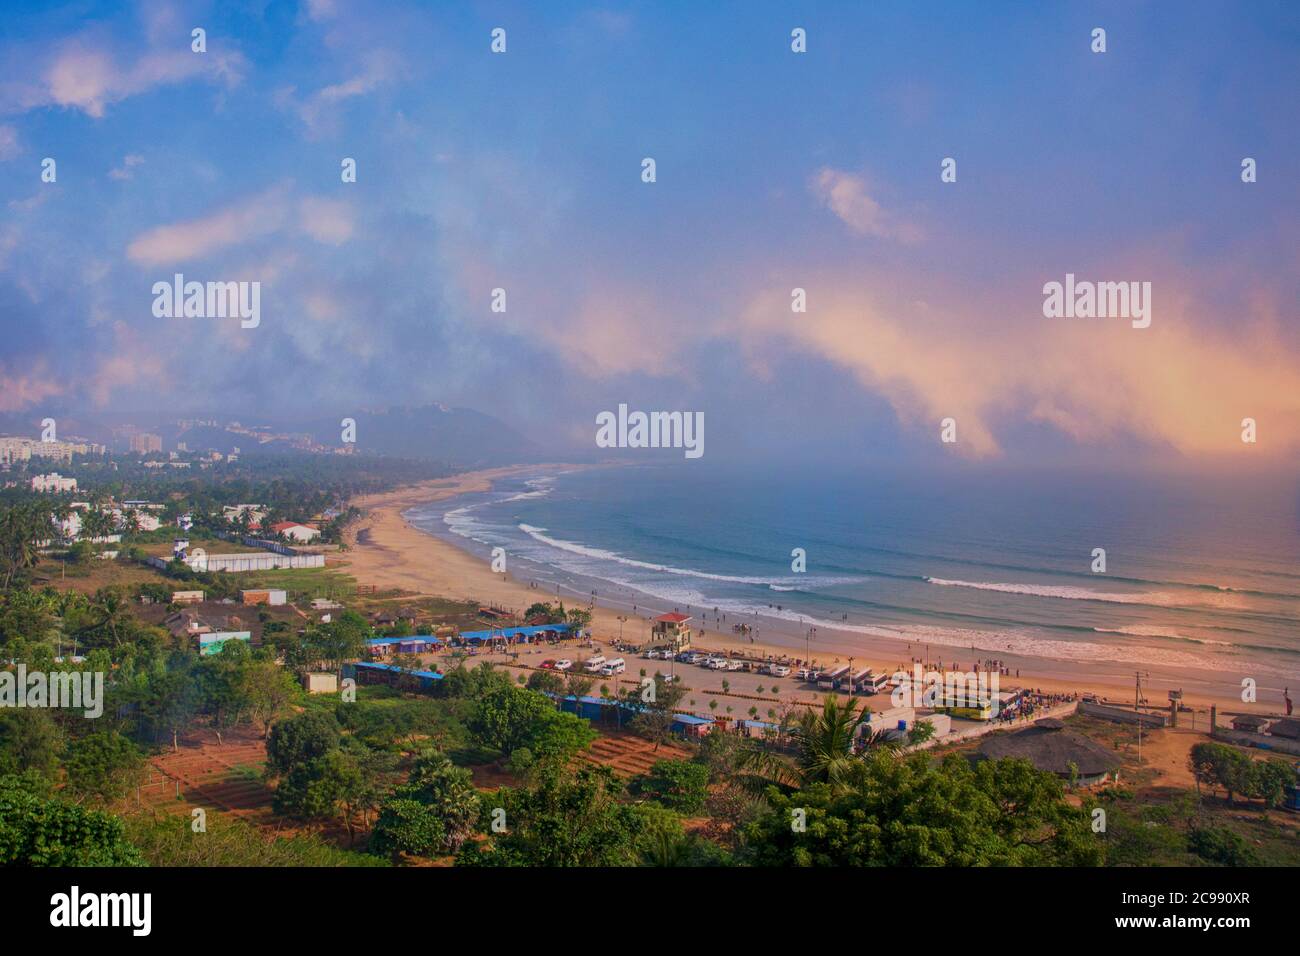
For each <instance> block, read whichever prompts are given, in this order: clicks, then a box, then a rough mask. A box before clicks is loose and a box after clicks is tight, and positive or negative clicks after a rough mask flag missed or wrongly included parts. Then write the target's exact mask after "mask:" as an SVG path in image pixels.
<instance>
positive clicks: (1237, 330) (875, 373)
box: [739, 285, 1300, 458]
mask: <svg viewBox="0 0 1300 956" xmlns="http://www.w3.org/2000/svg"><path fill="white" fill-rule="evenodd" d="M1172 298H1173V296H1166V297H1165V299H1166V300H1169V299H1172ZM818 299H819V300H820V302H819V303H818V304H817V305H816V306H815V307H813V306H810V308H809V311H808V313H807V314H802V315H798V316H792V315H791V313H790V293H789V291H788V290H780V291H771V292H766V293H763V294H761V295H759V296H757V297H756V298H755V299H754V300H753V302H752V303H751V304H750V306H749V308H748V309H747V310H746V311H745V313H744V316H743V318H742V319H741V321H740V323H739V327H740V331H741V334H742V336H743V338H744V339H745V342H746V346H747V347H748V348H749V349H751V350H752V351H753V352H754V354H755V356H756V359H757V362H756V364H760V363H761V362H765V361H767V360H768V356H770V354H772V353H773V352H774V351H779V350H781V349H788V347H789V345H790V344H791V343H793V344H794V345H795V346H797V347H798V348H800V349H802V350H803V351H805V352H809V353H812V354H814V355H817V356H819V357H821V358H822V359H824V360H826V361H828V362H831V363H833V364H834V365H837V366H839V367H841V368H844V369H847V370H849V371H850V372H851V373H852V374H853V375H854V376H855V378H856V379H857V380H858V382H859V383H860V384H861V385H862V386H863V387H864V388H865V389H866V390H868V391H870V392H872V393H874V394H878V395H880V396H882V397H884V398H885V399H886V400H887V401H888V402H889V403H890V405H891V406H892V407H893V409H894V411H895V413H896V414H897V416H898V418H899V419H900V421H902V422H903V423H904V424H906V425H909V426H913V427H916V428H918V429H921V430H922V431H925V432H927V433H930V434H933V435H934V436H935V439H936V441H937V439H938V435H939V422H940V421H941V419H943V418H947V417H952V418H954V419H956V420H957V434H958V444H957V447H956V450H957V451H958V452H959V453H962V454H965V455H967V456H970V457H977V458H978V457H989V456H996V455H999V454H1001V453H1003V451H1004V450H1005V449H1004V445H1003V442H1002V440H1000V439H999V437H998V433H999V432H1006V431H1009V430H1010V429H1011V427H1012V426H1013V425H1016V424H1023V423H1026V422H1030V423H1038V424H1046V425H1049V426H1051V427H1053V428H1055V429H1057V430H1059V431H1060V432H1063V433H1064V434H1066V435H1068V436H1070V437H1071V438H1072V439H1074V440H1075V441H1076V442H1079V443H1081V444H1104V443H1107V442H1113V441H1123V440H1125V439H1130V440H1131V439H1137V440H1139V441H1141V442H1144V443H1146V444H1148V445H1152V446H1163V447H1165V448H1172V449H1174V450H1175V451H1177V452H1179V453H1181V454H1183V455H1217V454H1229V453H1241V452H1242V451H1243V449H1248V450H1249V452H1250V453H1252V454H1254V453H1258V454H1262V455H1273V454H1281V453H1284V452H1288V451H1290V450H1292V449H1295V448H1297V447H1300V355H1298V354H1296V352H1295V350H1294V349H1289V348H1288V347H1287V346H1286V345H1285V344H1284V343H1282V342H1281V341H1279V337H1278V335H1277V334H1276V326H1275V324H1274V323H1273V322H1272V320H1271V319H1269V318H1268V317H1260V318H1257V319H1255V320H1254V321H1247V320H1244V319H1243V320H1242V321H1240V322H1239V323H1238V324H1236V325H1235V326H1234V327H1233V329H1232V330H1231V331H1230V332H1228V333H1218V332H1212V331H1209V330H1208V329H1207V327H1206V326H1208V325H1209V323H1205V322H1197V321H1196V316H1195V315H1194V314H1193V310H1191V309H1190V308H1189V307H1188V306H1187V305H1186V304H1180V303H1177V302H1171V301H1168V302H1166V303H1165V304H1163V305H1161V306H1160V309H1161V311H1160V314H1158V315H1157V316H1156V317H1155V321H1154V322H1153V324H1152V326H1151V327H1150V328H1149V329H1141V330H1138V329H1133V328H1131V327H1130V326H1129V323H1128V322H1127V321H1125V320H1105V319H1101V320H1077V321H1073V322H1069V321H1067V322H1061V321H1054V320H1047V319H1043V318H1042V317H1041V316H1040V315H1036V316H1032V317H1031V318H1028V319H1025V320H1024V321H1021V320H1019V319H1016V320H1011V321H1005V320H1004V321H999V320H998V317H997V316H992V317H990V316H988V315H972V314H970V313H971V311H972V310H971V309H970V308H969V307H963V306H957V307H955V308H953V309H951V310H947V311H945V310H936V309H930V310H925V311H924V312H918V311H916V310H912V311H911V312H909V310H908V309H907V308H906V307H902V308H899V309H893V308H887V307H884V306H882V305H880V304H879V303H875V302H872V301H871V300H870V299H869V298H868V297H866V296H864V295H863V294H862V293H861V292H857V291H851V290H850V289H849V287H848V286H847V285H841V286H839V287H838V288H836V289H834V290H830V289H826V288H824V287H823V289H822V291H821V292H819V293H818ZM792 318H794V319H796V321H792ZM1247 417H1250V418H1254V419H1256V421H1257V422H1258V424H1259V433H1260V436H1261V437H1260V443H1259V445H1258V446H1247V445H1243V443H1242V442H1241V440H1240V433H1241V421H1242V419H1243V418H1247Z"/></svg>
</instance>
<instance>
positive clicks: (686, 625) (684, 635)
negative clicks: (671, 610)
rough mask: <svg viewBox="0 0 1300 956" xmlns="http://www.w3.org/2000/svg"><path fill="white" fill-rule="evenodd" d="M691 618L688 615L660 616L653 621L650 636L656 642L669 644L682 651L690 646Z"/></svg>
mask: <svg viewBox="0 0 1300 956" xmlns="http://www.w3.org/2000/svg"><path fill="white" fill-rule="evenodd" d="M690 621H691V616H690V615H689V614H660V615H659V616H658V617H657V618H655V619H654V621H653V623H652V627H651V634H653V635H654V639H655V640H656V641H663V642H665V643H669V644H671V645H672V646H673V647H674V648H675V649H676V650H679V651H684V650H686V648H688V647H690V646H691V628H690Z"/></svg>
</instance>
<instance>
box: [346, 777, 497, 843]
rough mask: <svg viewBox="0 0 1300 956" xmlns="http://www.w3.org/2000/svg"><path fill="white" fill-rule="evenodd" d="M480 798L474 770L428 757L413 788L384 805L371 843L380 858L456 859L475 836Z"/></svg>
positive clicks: (409, 784)
mask: <svg viewBox="0 0 1300 956" xmlns="http://www.w3.org/2000/svg"><path fill="white" fill-rule="evenodd" d="M478 815H479V799H478V792H477V791H476V790H475V789H474V778H473V776H472V775H471V774H470V772H469V771H468V770H465V769H463V768H460V767H457V766H456V765H455V764H453V763H452V762H451V761H450V760H448V759H447V758H446V757H445V756H443V755H442V754H439V753H431V754H426V755H424V756H422V757H421V758H420V759H419V760H417V761H416V764H415V766H414V767H413V768H412V769H411V774H410V777H409V778H408V779H407V782H406V783H405V784H404V785H403V786H401V787H398V788H397V790H396V791H394V793H393V795H392V796H391V797H389V798H388V799H387V800H385V801H384V804H383V807H382V808H381V810H380V813H379V819H378V820H377V821H376V823H375V829H374V832H373V834H372V835H371V839H370V849H371V850H372V851H374V852H376V853H381V854H388V855H396V854H398V853H412V854H415V855H417V856H434V855H438V854H445V853H456V852H457V851H459V850H460V848H461V845H462V844H464V842H465V841H466V840H467V839H468V838H469V836H470V834H471V833H473V832H474V825H475V823H476V822H477V820H478Z"/></svg>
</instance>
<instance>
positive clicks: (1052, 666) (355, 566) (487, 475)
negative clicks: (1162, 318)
mask: <svg viewBox="0 0 1300 956" xmlns="http://www.w3.org/2000/svg"><path fill="white" fill-rule="evenodd" d="M545 467H547V466H539V465H529V466H514V467H506V468H497V469H491V470H486V471H478V472H470V473H466V474H462V475H456V476H452V477H450V478H445V479H438V480H433V481H427V482H421V483H418V484H414V485H410V486H406V487H403V488H399V489H397V490H394V491H390V492H385V493H382V494H375V495H366V496H361V497H358V498H357V499H355V500H354V501H353V502H352V503H353V504H354V505H356V506H357V507H358V508H359V509H361V511H362V512H363V516H362V518H360V519H359V520H358V521H357V522H355V523H354V524H353V526H352V527H351V528H350V529H349V532H348V535H347V541H348V550H347V551H345V552H344V553H343V554H341V555H340V556H339V560H338V562H337V563H338V566H340V567H344V568H346V569H347V570H348V571H349V572H350V573H351V574H352V575H353V576H355V578H356V580H357V582H358V583H359V584H364V585H376V586H377V587H379V588H381V589H387V588H400V589H402V590H404V591H409V592H411V593H413V594H417V595H427V596H438V597H446V598H452V599H456V600H474V601H478V602H480V603H482V604H491V605H495V606H498V607H504V608H510V609H513V610H516V611H522V610H523V609H524V608H526V607H527V606H528V605H530V604H532V603H534V602H536V601H546V600H554V596H555V592H554V590H553V589H551V590H547V588H546V587H545V586H543V585H541V584H539V585H538V586H537V587H530V586H529V580H528V579H524V580H519V579H516V578H515V577H514V576H512V575H511V574H501V573H494V572H493V571H492V570H491V568H490V566H489V564H488V563H487V562H486V561H485V560H483V559H481V558H479V557H476V556H474V555H472V554H469V553H468V552H466V551H462V550H460V549H459V548H457V547H455V546H453V545H451V544H448V543H447V542H445V541H442V540H439V539H438V538H435V537H433V536H432V535H430V534H427V533H425V532H423V531H421V530H419V529H417V528H414V527H412V526H410V525H409V524H408V523H407V522H406V521H405V520H403V517H402V513H403V512H404V511H405V510H406V509H408V508H411V507H413V506H415V505H418V504H422V503H428V502H432V501H438V500H442V499H446V498H451V497H455V496H458V495H463V494H468V493H473V492H484V491H488V490H490V489H491V487H492V484H493V482H494V481H496V480H499V479H501V478H503V477H505V476H508V475H513V474H519V473H522V472H529V471H538V470H540V469H542V468H545ZM578 467H582V466H574V465H555V466H550V470H552V471H564V470H571V469H574V468H578ZM332 563H333V562H332ZM565 597H566V600H565V603H566V604H569V605H573V604H575V603H578V604H586V603H588V602H589V601H590V598H589V597H588V598H586V599H585V600H584V599H583V598H582V597H576V596H573V595H568V596H565ZM592 610H593V615H594V617H593V626H592V630H593V634H594V636H595V638H596V640H597V641H600V642H609V641H611V640H614V639H617V638H618V636H619V634H620V632H621V633H622V635H623V637H624V638H625V639H626V640H628V641H631V642H636V643H641V642H644V641H645V640H646V639H647V638H648V636H649V624H648V620H649V618H651V617H653V616H655V615H656V614H659V613H662V611H664V610H670V609H669V608H659V607H655V606H653V605H651V606H639V607H638V609H637V612H636V613H635V614H633V613H632V611H631V608H630V607H629V608H626V609H621V608H618V607H611V606H607V605H606V604H604V603H603V602H602V603H598V604H597V605H596V606H595V607H594V608H593V609H592ZM695 623H696V625H697V627H696V631H695V646H696V647H702V648H706V649H718V650H743V651H744V652H746V653H747V654H750V655H762V656H768V655H770V656H773V657H782V656H784V657H788V658H791V659H794V658H803V657H804V656H805V651H804V644H803V642H802V641H798V640H797V639H791V640H788V641H787V640H786V639H784V638H781V639H779V640H780V643H778V642H776V641H774V640H769V639H766V638H767V635H764V638H765V639H762V640H759V641H757V642H753V641H751V640H750V639H749V638H748V637H745V636H742V635H739V634H736V633H734V632H733V631H732V630H731V629H730V626H728V627H727V628H726V629H725V630H719V629H716V628H710V627H709V626H707V625H706V626H705V627H703V628H700V627H699V626H698V625H699V620H698V619H697V621H696V622H695ZM936 652H937V653H936ZM926 653H927V652H926V649H925V648H923V647H922V646H921V645H918V644H916V643H912V644H910V645H909V644H907V643H906V642H904V641H901V640H896V639H891V638H884V637H865V636H856V635H854V636H843V637H839V636H837V639H836V642H835V646H834V649H833V650H825V649H822V650H819V649H818V648H817V647H813V648H812V649H811V659H812V661H813V662H814V663H815V664H831V663H836V662H839V663H847V662H848V660H849V655H850V654H851V655H852V660H853V662H854V663H855V664H856V665H862V666H870V667H872V668H873V669H875V670H876V671H877V672H880V671H883V670H887V671H893V670H895V669H896V668H898V667H899V666H900V665H906V664H907V662H908V661H909V660H910V659H911V658H912V657H919V658H921V659H922V660H924V659H925V656H926ZM929 655H930V659H931V660H932V661H933V660H935V659H938V658H939V657H940V656H943V657H944V658H945V663H951V662H953V661H956V662H957V663H958V664H959V665H960V666H962V668H963V669H969V668H970V666H971V665H972V663H973V661H972V657H973V654H972V653H970V652H961V651H960V650H958V649H956V648H952V647H939V648H933V649H930V651H929ZM1017 664H1018V666H1019V668H1020V676H1019V678H1017V677H1016V676H1014V669H1013V673H1012V676H1004V677H1002V679H1001V686H1002V687H1003V689H1016V688H1019V687H1031V688H1035V689H1039V690H1042V691H1043V692H1045V693H1072V692H1078V693H1094V694H1097V695H1099V696H1101V697H1103V698H1108V699H1111V700H1117V701H1128V702H1131V701H1132V700H1133V695H1134V687H1133V681H1132V679H1131V678H1128V679H1120V678H1119V677H1118V675H1117V674H1116V673H1115V668H1111V672H1110V673H1106V672H1104V671H1102V670H1101V669H1100V668H1094V669H1091V670H1090V669H1089V668H1088V665H1087V664H1085V663H1083V662H1078V661H1056V660H1052V659H1048V658H1032V659H1030V660H1029V661H1026V660H1025V659H1024V658H1021V659H1020V660H1019V661H1017ZM1173 686H1179V687H1180V688H1181V689H1182V690H1183V692H1184V701H1185V703H1186V704H1188V705H1190V706H1194V707H1197V708H1208V706H1209V705H1210V704H1211V703H1215V704H1218V706H1219V707H1220V709H1221V710H1228V711H1259V712H1270V713H1272V712H1277V711H1278V709H1279V705H1280V701H1268V700H1265V701H1262V702H1260V703H1256V704H1253V705H1252V704H1244V703H1242V702H1241V701H1240V700H1238V699H1235V698H1233V697H1230V696H1228V695H1227V694H1217V693H1213V692H1205V691H1198V690H1197V689H1195V688H1193V687H1188V686H1186V684H1184V683H1181V682H1180V683H1179V684H1178V685H1173V684H1170V683H1168V682H1161V681H1159V680H1156V679H1152V680H1149V681H1147V680H1144V685H1143V688H1144V697H1145V698H1146V699H1147V700H1148V701H1149V702H1150V703H1151V704H1152V705H1160V704H1163V703H1164V702H1165V701H1166V700H1167V691H1168V690H1170V689H1171V688H1172V687H1173ZM804 696H806V695H805V694H800V697H801V698H802V697H804Z"/></svg>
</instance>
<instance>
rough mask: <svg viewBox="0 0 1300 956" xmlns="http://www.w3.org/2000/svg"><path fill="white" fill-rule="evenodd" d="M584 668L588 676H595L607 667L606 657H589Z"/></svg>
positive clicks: (601, 655)
mask: <svg viewBox="0 0 1300 956" xmlns="http://www.w3.org/2000/svg"><path fill="white" fill-rule="evenodd" d="M582 666H583V669H584V670H586V672H587V673H588V674H595V673H596V672H597V671H599V670H600V669H601V668H602V667H604V666H605V655H604V654H597V655H596V656H595V657H588V658H587V662H586V663H585V664H583V665H582Z"/></svg>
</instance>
